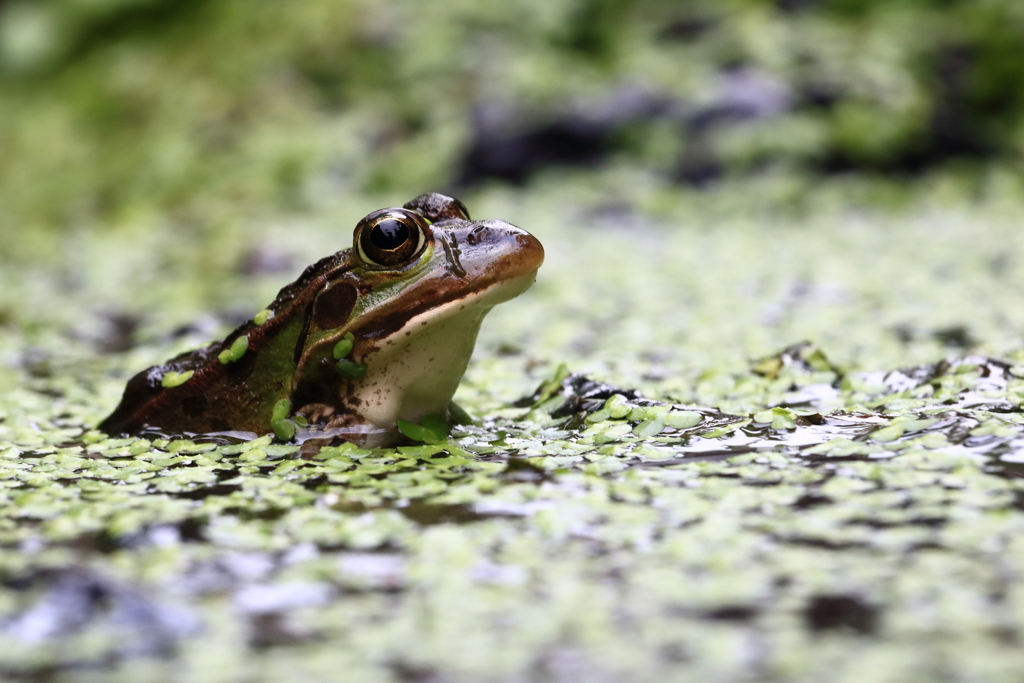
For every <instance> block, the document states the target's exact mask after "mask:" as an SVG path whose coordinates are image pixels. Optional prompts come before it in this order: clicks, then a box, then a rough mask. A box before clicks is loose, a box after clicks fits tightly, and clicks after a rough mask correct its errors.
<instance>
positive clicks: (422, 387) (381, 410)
mask: <svg viewBox="0 0 1024 683" xmlns="http://www.w3.org/2000/svg"><path fill="white" fill-rule="evenodd" d="M543 261H544V248H543V247H542V246H541V244H540V242H539V241H538V240H537V239H536V238H535V237H533V236H532V235H531V234H529V233H528V232H526V231H525V230H521V229H520V228H517V227H515V226H514V225H511V224H509V223H505V222H504V221H499V220H480V221H474V220H471V219H470V217H469V212H468V211H467V210H466V207H465V206H464V205H463V204H462V202H460V201H458V200H457V199H453V198H451V197H446V196H444V195H440V194H427V195H423V196H420V197H417V198H416V199H414V200H413V201H411V202H409V203H408V204H406V205H405V206H404V207H402V208H391V209H382V210H380V211H375V212H373V213H371V214H369V215H368V216H366V217H365V218H364V219H363V220H361V221H360V222H359V224H358V225H357V226H356V228H355V232H354V235H353V245H352V250H351V252H350V255H349V258H348V259H347V262H348V266H349V267H348V268H345V269H343V270H342V271H341V272H337V273H336V275H335V276H333V277H331V278H330V281H329V282H328V284H327V286H326V287H325V288H324V290H322V291H321V293H320V295H319V296H318V297H317V300H316V301H315V302H314V305H313V312H312V315H311V316H310V318H311V325H310V327H309V329H308V336H307V339H306V343H305V344H304V345H303V346H304V350H303V352H302V354H301V359H300V361H299V364H298V367H297V368H296V373H295V384H294V385H293V387H294V401H293V404H292V405H293V406H294V407H295V408H300V407H302V406H305V405H313V406H325V405H326V406H329V407H330V409H329V410H328V411H327V413H328V414H331V415H334V416H343V420H342V422H343V424H340V425H339V424H338V423H337V418H335V420H336V422H335V423H334V426H335V427H336V428H338V429H340V430H341V433H343V434H344V435H345V436H346V437H347V438H350V439H352V440H356V441H359V442H362V443H364V444H367V445H380V444H387V443H391V442H393V441H394V440H395V439H396V438H398V432H397V431H396V426H395V425H396V421H397V420H398V419H405V420H409V421H412V422H418V421H419V420H420V419H421V418H422V417H423V416H425V415H429V414H438V413H440V414H443V413H445V411H446V410H447V407H448V404H449V403H450V401H451V398H452V395H453V394H454V393H455V390H456V388H457V387H458V384H459V381H460V380H461V378H462V375H463V373H464V372H465V369H466V365H467V364H468V362H469V358H470V356H471V355H472V351H473V345H474V343H475V341H476V335H477V332H478V330H479V328H480V323H481V321H482V320H483V318H484V316H485V315H486V314H487V312H488V311H490V310H491V308H493V307H494V306H495V305H497V304H499V303H502V302H504V301H508V300H509V299H511V298H513V297H515V296H518V295H519V294H521V293H523V292H524V291H526V289H527V288H529V286H530V285H531V284H533V281H534V280H535V278H536V275H537V269H538V268H539V267H540V265H541V263H542V262H543ZM345 338H348V339H350V340H351V342H352V345H351V350H350V351H348V353H347V354H345V356H344V358H342V359H340V360H339V359H338V358H336V355H338V354H336V353H334V349H335V348H336V346H337V345H338V343H339V341H342V340H343V339H345ZM343 346H344V347H345V350H347V349H348V348H349V347H348V346H347V345H343ZM348 363H352V364H354V367H356V368H359V372H358V373H355V375H356V376H352V375H353V373H351V372H342V373H339V371H338V365H339V364H341V365H342V366H344V367H347V368H351V367H353V366H350V365H347V364H348ZM362 366H365V369H363V368H362ZM363 373H365V374H363ZM315 410H316V409H313V410H312V411H310V410H307V411H305V412H307V413H309V412H314V413H315Z"/></svg>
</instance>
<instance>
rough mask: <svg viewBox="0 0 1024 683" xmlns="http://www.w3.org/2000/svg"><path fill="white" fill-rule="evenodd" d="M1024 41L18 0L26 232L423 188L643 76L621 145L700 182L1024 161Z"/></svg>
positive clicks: (947, 31)
mask: <svg viewBox="0 0 1024 683" xmlns="http://www.w3.org/2000/svg"><path fill="white" fill-rule="evenodd" d="M1021 54H1024V5H1022V4H1021V3H1019V2H1015V1H1014V0H970V1H968V0H960V1H957V0H888V1H869V0H716V1H714V2H712V1H710V0H694V1H691V2H676V1H672V0H558V1H552V0H543V1H539V0H508V1H506V2H502V3H476V2H471V1H469V0H445V1H442V0H428V1H424V0H405V1H402V2H391V3H387V4H382V3H373V2H370V1H369V0H311V1H309V2H303V3H288V2H281V1H280V0H278V1H276V2H271V1H268V2H260V3H252V2H246V1H245V0H48V1H46V2H38V1H36V2H31V1H28V0H6V1H5V2H2V3H0V148H2V149H3V150H4V154H3V155H2V157H0V239H3V240H4V241H5V243H7V244H8V245H10V249H9V250H7V253H9V254H19V253H21V252H20V251H19V248H18V247H19V245H21V242H22V240H20V238H19V237H18V234H19V233H21V234H24V233H25V232H26V231H38V230H39V229H41V228H42V229H46V230H48V231H49V233H48V234H51V235H55V234H60V233H64V232H67V231H69V230H75V229H79V228H88V227H92V226H95V225H97V224H103V225H111V224H118V223H122V222H140V221H141V222H147V221H149V222H153V221H158V220H164V219H166V218H168V217H169V218H170V220H172V221H177V222H184V223H189V222H193V223H200V224H202V223H206V222H216V221H218V220H220V219H221V218H219V216H222V215H223V214H224V213H225V211H227V209H225V207H231V209H230V210H231V211H235V210H237V209H238V207H244V210H246V211H260V210H264V209H270V210H276V209H278V208H285V209H287V210H294V209H297V208H302V207H303V206H304V205H307V204H308V203H310V202H317V201H320V200H321V199H322V198H324V197H330V196H338V195H343V194H344V193H345V192H348V191H366V190H370V191H373V190H388V191H395V192H400V193H402V194H410V193H415V192H418V191H420V190H421V189H423V188H426V187H440V186H444V185H445V184H446V183H449V182H451V181H453V180H454V179H456V178H458V177H459V167H460V163H461V160H462V159H463V158H464V155H465V154H466V152H467V149H468V148H469V147H470V146H471V145H472V144H473V139H474V135H475V134H477V132H478V131H476V130H475V126H476V123H475V121H476V120H477V119H478V118H479V113H480V111H481V110H482V109H485V108H488V107H490V108H498V109H503V110H504V111H506V112H511V113H510V114H509V115H508V116H506V118H507V119H509V120H511V121H512V122H513V128H514V127H515V126H519V127H520V128H528V127H529V126H531V125H535V124H537V122H538V121H540V122H543V121H546V120H550V119H552V118H554V117H558V116H563V117H564V116H567V115H570V116H571V115H575V116H580V115H584V116H585V115H586V113H587V112H588V111H590V110H593V109H595V108H599V105H601V103H605V104H607V102H608V101H611V100H614V99H615V97H616V95H617V94H618V95H619V96H621V95H622V93H623V92H624V91H629V92H635V91H639V92H643V93H646V95H647V96H648V97H652V98H656V99H657V98H660V99H661V100H662V101H666V102H669V103H671V105H672V106H671V107H669V112H670V113H669V114H668V115H666V114H664V111H663V112H662V114H660V115H649V116H646V117H643V116H641V117H634V119H631V120H630V121H626V122H625V124H628V125H625V124H624V125H620V126H618V128H617V129H616V131H615V135H614V136H613V140H612V144H611V145H610V151H611V153H612V154H613V155H615V156H616V158H618V159H620V160H621V161H622V162H624V163H631V164H636V165H639V166H641V167H647V168H650V169H652V170H653V171H655V172H656V173H660V174H663V175H664V176H666V177H668V178H675V179H677V180H682V181H685V182H694V181H697V182H702V181H704V180H707V179H712V178H716V177H720V176H722V175H728V174H745V173H759V172H764V170H765V169H766V168H771V169H775V170H778V169H779V168H780V167H781V168H782V169H784V170H785V169H788V170H790V171H795V172H798V173H811V174H812V175H813V174H817V173H822V172H825V173H831V172H836V171H850V170H859V171H868V172H883V173H906V172H915V173H916V172H920V171H923V170H927V169H930V168H932V167H935V166H937V165H943V164H946V163H947V162H949V161H950V160H960V159H969V160H991V159H998V160H1000V161H1005V160H1010V162H1011V163H1015V162H1016V160H1017V159H1018V157H1019V154H1020V151H1021V145H1022V143H1024V128H1022V116H1024V88H1021V87H1020V85H1021V83H1022V82H1024V60H1021V59H1020V55H1021ZM736 74H741V75H745V76H746V77H747V78H746V80H741V81H738V82H737V81H736V79H735V78H733V79H732V81H730V80H729V79H730V75H732V76H735V75H736ZM751 79H753V80H751ZM730 89H731V90H730ZM723 93H724V94H723ZM730 97H731V98H732V99H731V100H730V99H729V98H730ZM765 97H768V100H771V99H772V98H773V97H774V103H773V102H772V101H767V102H766V101H764V100H765ZM723 98H724V99H723ZM737 98H739V101H740V103H741V105H742V106H740V107H739V109H738V110H737V109H736V108H735V107H733V110H732V111H731V112H730V110H729V105H728V103H729V102H733V104H734V105H735V100H736V99H737ZM723 102H725V103H726V104H725V106H724V109H723ZM744 107H746V108H744ZM620 123H621V122H620ZM470 180H472V178H470ZM167 211H170V213H169V214H168V213H166V212H167ZM157 216H159V217H160V218H157ZM34 239H38V238H34ZM47 244H48V243H47V242H45V241H42V242H39V241H37V242H33V246H32V247H31V248H29V247H26V249H29V250H30V251H31V250H32V249H35V250H36V251H40V250H41V249H40V247H43V248H45V247H46V246H47Z"/></svg>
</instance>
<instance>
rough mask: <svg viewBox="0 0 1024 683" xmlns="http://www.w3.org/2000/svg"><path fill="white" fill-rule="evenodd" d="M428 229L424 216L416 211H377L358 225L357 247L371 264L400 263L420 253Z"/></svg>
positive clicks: (390, 265)
mask: <svg viewBox="0 0 1024 683" xmlns="http://www.w3.org/2000/svg"><path fill="white" fill-rule="evenodd" d="M428 229H429V228H428V227H427V223H426V221H425V220H424V219H423V217H422V216H420V215H419V214H417V213H414V212H412V211H408V210H406V209H383V210H381V211H375V212H373V213H371V214H370V215H369V216H367V217H366V218H364V219H363V220H361V221H360V222H359V225H357V226H356V235H355V247H356V251H357V252H358V254H359V258H360V259H362V261H363V262H364V263H366V264H368V265H371V266H384V267H395V266H400V265H403V264H405V263H407V262H409V261H411V260H412V259H413V257H414V256H416V255H417V254H419V252H420V250H421V249H422V248H423V244H424V242H426V231H427V230H428Z"/></svg>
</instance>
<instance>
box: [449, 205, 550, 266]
mask: <svg viewBox="0 0 1024 683" xmlns="http://www.w3.org/2000/svg"><path fill="white" fill-rule="evenodd" d="M459 241H462V242H463V243H464V244H465V249H464V250H463V252H464V254H463V255H464V260H471V261H472V262H473V263H474V265H476V266H477V268H479V271H480V272H479V273H478V275H480V276H484V277H487V279H507V278H514V277H517V276H520V275H527V274H530V273H533V272H535V271H536V270H537V269H538V268H540V266H541V264H542V263H544V247H543V245H541V243H540V240H538V239H537V238H536V237H534V236H533V235H531V234H530V233H528V232H527V231H526V230H523V229H522V228H519V227H516V226H514V225H512V224H511V223H506V222H505V221H499V220H485V221H478V222H476V223H475V224H474V225H473V226H472V227H471V228H469V229H467V230H466V231H465V233H464V235H463V236H462V239H461V240H459Z"/></svg>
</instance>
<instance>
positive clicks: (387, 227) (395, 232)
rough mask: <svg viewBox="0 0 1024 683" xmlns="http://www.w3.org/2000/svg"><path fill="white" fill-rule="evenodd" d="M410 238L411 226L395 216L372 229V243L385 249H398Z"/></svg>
mask: <svg viewBox="0 0 1024 683" xmlns="http://www.w3.org/2000/svg"><path fill="white" fill-rule="evenodd" d="M408 239H409V227H408V226H407V225H406V224H405V223H402V222H401V221H396V220H395V219H394V218H388V219H387V220H383V221H381V222H380V223H378V224H377V225H375V226H373V230H371V231H370V244H372V245H373V246H375V247H376V248H378V249H381V250H384V251H391V250H392V249H398V248H399V247H400V246H402V245H403V244H405V243H406V241H408Z"/></svg>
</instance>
